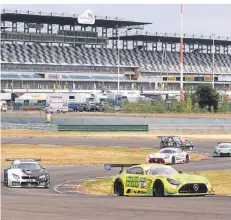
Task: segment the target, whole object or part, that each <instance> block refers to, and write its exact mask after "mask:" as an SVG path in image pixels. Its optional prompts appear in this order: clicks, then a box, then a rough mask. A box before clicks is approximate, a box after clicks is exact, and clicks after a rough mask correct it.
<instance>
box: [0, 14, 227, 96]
mask: <svg viewBox="0 0 231 220" xmlns="http://www.w3.org/2000/svg"><path fill="white" fill-rule="evenodd" d="M150 24H151V23H148V22H134V21H125V20H119V19H109V18H98V17H96V19H95V24H93V25H83V24H79V23H78V20H77V17H76V16H75V15H72V16H61V15H52V14H49V15H48V14H46V15H45V14H42V13H39V14H32V13H30V12H29V11H28V12H27V13H18V12H17V11H16V12H6V11H3V12H2V13H1V88H2V90H5V91H18V92H25V91H27V92H53V91H67V90H68V91H76V90H79V91H80V90H81V91H85V90H117V85H118V82H117V81H118V75H117V74H118V70H119V73H120V74H119V75H120V77H119V81H120V90H141V89H142V90H143V91H154V90H155V91H156V90H172V91H178V90H179V88H180V65H179V62H180V55H179V42H180V38H179V36H177V35H176V34H174V35H172V36H171V35H169V34H158V33H155V34H149V33H147V32H141V33H140V32H139V31H137V30H136V29H144V26H145V25H150ZM118 40H119V41H118ZM118 42H120V43H121V45H120V44H118ZM214 44H215V55H214V69H213V68H212V45H213V39H212V37H211V36H210V37H200V38H198V37H196V36H186V35H185V36H184V46H183V50H184V88H185V89H186V88H187V89H188V88H190V89H193V88H194V87H195V86H196V85H198V84H199V83H205V82H212V79H213V78H212V72H213V71H214V74H215V77H214V81H215V88H217V89H218V90H222V91H223V90H230V89H231V87H230V84H231V39H228V38H226V39H223V38H220V37H219V38H217V39H215V41H214ZM118 47H119V48H120V50H118ZM118 51H119V57H120V59H119V60H120V62H119V68H118Z"/></svg>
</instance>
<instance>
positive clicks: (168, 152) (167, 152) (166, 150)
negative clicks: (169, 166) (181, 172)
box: [160, 149, 175, 154]
mask: <svg viewBox="0 0 231 220" xmlns="http://www.w3.org/2000/svg"><path fill="white" fill-rule="evenodd" d="M160 153H165V154H171V153H175V151H174V150H171V149H162V150H160Z"/></svg>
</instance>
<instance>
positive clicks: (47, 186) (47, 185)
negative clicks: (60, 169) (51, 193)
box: [45, 180, 50, 188]
mask: <svg viewBox="0 0 231 220" xmlns="http://www.w3.org/2000/svg"><path fill="white" fill-rule="evenodd" d="M45 188H50V180H49V181H48V183H47V184H46V186H45Z"/></svg>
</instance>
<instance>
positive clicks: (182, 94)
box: [180, 4, 184, 103]
mask: <svg viewBox="0 0 231 220" xmlns="http://www.w3.org/2000/svg"><path fill="white" fill-rule="evenodd" d="M180 12H181V13H180V14H181V19H180V20H181V28H180V29H181V34H180V35H181V36H180V102H181V103H182V102H183V99H184V93H183V90H184V84H183V74H184V66H183V5H182V4H181V5H180Z"/></svg>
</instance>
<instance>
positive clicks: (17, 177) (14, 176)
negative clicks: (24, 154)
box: [12, 174, 20, 180]
mask: <svg viewBox="0 0 231 220" xmlns="http://www.w3.org/2000/svg"><path fill="white" fill-rule="evenodd" d="M12 176H13V178H15V179H17V180H19V179H20V177H19V176H18V175H16V174H12Z"/></svg>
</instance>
